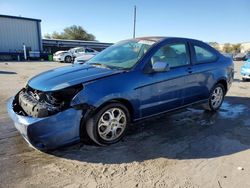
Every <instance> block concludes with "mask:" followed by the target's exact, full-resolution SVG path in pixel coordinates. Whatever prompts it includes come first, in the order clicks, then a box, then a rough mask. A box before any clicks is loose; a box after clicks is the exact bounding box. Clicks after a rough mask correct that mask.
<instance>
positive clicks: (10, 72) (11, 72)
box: [0, 71, 17, 74]
mask: <svg viewBox="0 0 250 188" xmlns="http://www.w3.org/2000/svg"><path fill="white" fill-rule="evenodd" d="M0 74H17V73H16V72H13V71H0Z"/></svg>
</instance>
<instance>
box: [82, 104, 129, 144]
mask: <svg viewBox="0 0 250 188" xmlns="http://www.w3.org/2000/svg"><path fill="white" fill-rule="evenodd" d="M129 122H130V115H129V111H128V109H127V108H126V106H124V105H123V104H120V103H111V104H109V105H107V106H105V107H103V108H102V109H101V110H99V111H98V112H97V113H96V114H95V115H93V116H92V117H91V118H89V119H88V121H87V123H86V130H87V134H88V136H89V137H90V138H91V139H92V140H93V141H94V142H95V143H96V144H98V145H110V144H113V143H116V142H118V141H119V140H121V138H122V137H123V136H124V135H125V133H126V130H127V128H128V125H129Z"/></svg>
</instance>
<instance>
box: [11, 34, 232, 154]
mask: <svg viewBox="0 0 250 188" xmlns="http://www.w3.org/2000/svg"><path fill="white" fill-rule="evenodd" d="M233 76H234V65H233V62H232V59H231V58H229V57H226V56H224V55H222V54H221V53H220V52H218V51H217V50H215V49H214V48H212V47H211V46H209V45H207V44H206V43H204V42H202V41H198V40H194V39H186V38H175V37H167V38H165V37H143V38H135V39H129V40H125V41H121V42H119V43H117V44H115V45H112V46H110V47H108V48H106V49H105V50H103V51H102V52H100V53H99V54H97V55H96V56H94V57H93V58H91V59H90V60H89V61H87V62H86V63H85V64H83V65H78V64H73V65H70V66H64V67H60V68H57V69H54V70H49V71H47V72H44V73H41V74H39V75H37V76H35V77H33V78H31V79H30V80H29V81H28V83H27V85H26V86H25V87H24V88H23V89H21V90H20V91H19V92H18V93H17V94H16V95H15V96H14V97H13V98H11V99H10V100H9V101H8V103H7V109H8V113H9V115H10V117H11V118H12V120H13V121H14V124H15V127H16V128H17V129H18V130H19V132H20V133H21V135H22V136H23V137H24V138H25V140H26V141H28V142H29V143H31V145H33V146H34V147H36V148H38V149H41V150H48V149H54V148H57V147H59V146H62V145H66V144H69V143H74V142H79V141H80V140H81V139H84V138H86V137H88V138H90V139H91V140H92V141H93V142H95V143H96V144H98V145H110V144H113V143H116V142H118V141H119V140H121V139H122V137H123V136H124V135H125V133H126V131H127V130H128V128H129V126H130V124H131V123H133V122H138V121H140V120H143V119H146V118H149V117H153V116H156V115H159V114H163V113H166V112H169V111H173V110H176V109H180V108H184V107H187V106H190V105H194V104H203V106H204V108H205V109H207V110H210V111H213V112H214V111H217V110H218V109H219V108H220V106H221V104H222V102H223V100H224V96H225V95H226V93H227V91H228V90H229V88H230V86H231V84H232V82H233Z"/></svg>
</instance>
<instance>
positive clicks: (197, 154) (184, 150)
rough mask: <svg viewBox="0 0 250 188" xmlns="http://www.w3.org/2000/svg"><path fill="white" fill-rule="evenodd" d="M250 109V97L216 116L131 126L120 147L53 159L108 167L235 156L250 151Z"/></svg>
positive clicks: (182, 114) (184, 115)
mask: <svg viewBox="0 0 250 188" xmlns="http://www.w3.org/2000/svg"><path fill="white" fill-rule="evenodd" d="M249 107H250V100H249V98H245V97H234V96H230V97H226V98H225V101H224V103H223V105H222V107H221V109H220V111H218V112H216V113H211V112H207V111H204V110H203V109H202V108H200V107H191V108H186V109H182V110H179V111H177V112H173V113H168V114H164V115H161V116H158V117H156V118H152V119H148V120H146V121H143V122H140V123H136V124H135V125H132V126H131V127H130V129H129V131H128V133H127V136H125V138H124V139H123V140H122V141H120V142H119V143H117V144H114V145H110V146H106V147H99V146H96V145H87V144H82V143H79V144H76V145H74V146H70V147H65V148H62V149H58V150H56V151H53V152H50V154H51V155H55V156H58V157H61V158H66V159H71V160H78V161H84V162H92V163H106V164H121V163H130V162H141V161H144V160H151V159H156V158H168V159H179V160H182V159H199V158H214V157H220V156H225V155H231V154H234V153H237V152H241V151H244V150H247V149H249V148H250V137H249V135H250V117H249V116H248V114H249Z"/></svg>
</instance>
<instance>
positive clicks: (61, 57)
mask: <svg viewBox="0 0 250 188" xmlns="http://www.w3.org/2000/svg"><path fill="white" fill-rule="evenodd" d="M97 53H98V51H96V50H94V49H91V48H85V47H77V48H71V49H70V50H68V51H58V52H56V53H55V54H54V55H53V60H54V61H59V62H65V63H71V62H72V61H74V59H75V58H77V57H86V59H90V58H91V57H93V56H94V55H96V54H97Z"/></svg>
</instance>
